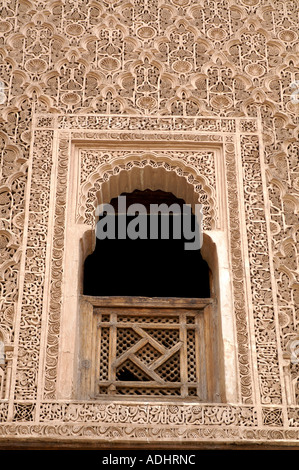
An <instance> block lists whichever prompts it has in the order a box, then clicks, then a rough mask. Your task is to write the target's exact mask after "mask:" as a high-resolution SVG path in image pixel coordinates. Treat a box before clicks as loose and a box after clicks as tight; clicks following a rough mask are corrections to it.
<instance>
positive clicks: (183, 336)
mask: <svg viewBox="0 0 299 470" xmlns="http://www.w3.org/2000/svg"><path fill="white" fill-rule="evenodd" d="M180 341H182V343H183V344H182V346H181V349H180V369H181V371H180V376H181V397H182V398H185V397H187V396H188V385H187V382H188V365H187V328H186V313H181V314H180Z"/></svg>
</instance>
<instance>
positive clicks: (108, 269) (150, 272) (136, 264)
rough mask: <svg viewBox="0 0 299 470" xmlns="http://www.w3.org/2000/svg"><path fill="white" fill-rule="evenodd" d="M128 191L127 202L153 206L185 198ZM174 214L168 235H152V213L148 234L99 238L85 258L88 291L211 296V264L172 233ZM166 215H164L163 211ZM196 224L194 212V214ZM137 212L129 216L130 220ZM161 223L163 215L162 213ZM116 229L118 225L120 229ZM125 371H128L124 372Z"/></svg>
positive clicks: (133, 294) (114, 293)
mask: <svg viewBox="0 0 299 470" xmlns="http://www.w3.org/2000/svg"><path fill="white" fill-rule="evenodd" d="M123 195H125V196H126V202H127V207H128V206H130V205H131V204H135V203H139V204H143V206H145V207H146V208H147V211H149V208H150V204H162V203H165V204H167V205H168V206H170V205H172V204H178V205H179V206H180V207H182V204H184V201H183V200H182V199H178V198H176V197H175V196H174V195H173V194H172V193H166V192H164V191H150V190H146V191H139V190H136V191H134V192H133V193H130V194H127V193H124V194H123ZM110 204H111V205H112V206H113V207H114V208H115V225H116V228H117V226H118V223H119V216H120V214H118V213H117V208H118V206H117V198H115V199H113V200H112V201H111V203H110ZM178 216H179V215H178V214H175V213H174V214H171V215H169V228H170V231H169V237H168V239H162V238H161V237H160V234H159V237H158V239H152V238H150V236H149V235H150V234H149V227H150V224H151V221H150V217H151V215H149V213H147V215H145V217H147V220H148V224H147V227H148V237H147V238H146V239H140V238H137V239H131V238H129V237H126V238H125V239H118V238H117V237H116V238H115V239H109V238H106V239H104V240H99V239H97V240H96V247H95V250H94V252H93V253H92V254H91V255H90V256H88V257H87V259H86V261H85V264H84V286H83V293H84V295H91V296H141V297H188V298H190V297H191V298H192V297H193V298H208V297H210V275H209V267H208V264H207V263H206V261H205V260H204V259H203V258H202V255H201V252H200V249H197V250H186V249H185V246H186V245H185V243H186V242H188V241H189V242H190V239H188V240H186V238H185V237H184V236H183V230H182V236H181V237H180V239H177V238H175V237H173V232H172V229H171V228H172V227H174V225H173V223H172V220H173V219H172V217H178ZM161 217H165V216H163V215H162V216H161ZM192 217H193V221H192V224H193V225H192V228H193V229H194V224H195V216H194V215H193V216H192ZM133 219H134V216H128V215H127V216H126V220H127V224H129V223H130V221H131V220H133ZM159 223H160V224H161V220H160V218H159ZM116 232H117V230H116ZM123 373H127V371H126V372H123Z"/></svg>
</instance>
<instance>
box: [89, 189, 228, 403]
mask: <svg viewBox="0 0 299 470" xmlns="http://www.w3.org/2000/svg"><path fill="white" fill-rule="evenodd" d="M122 196H123V197H124V196H125V199H124V201H125V202H126V205H125V207H123V208H122V209H123V211H124V212H125V214H126V216H127V217H126V226H125V228H126V236H122V237H120V238H118V236H117V234H119V232H118V230H117V227H118V224H119V223H120V220H119V217H121V216H123V215H124V212H122V211H120V210H119V199H118V198H115V199H113V200H112V201H111V203H110V206H109V208H110V209H111V207H112V208H113V210H112V211H111V212H110V213H109V214H107V210H106V211H103V212H100V214H99V215H100V220H102V222H103V223H102V225H101V227H102V228H103V227H104V226H105V230H106V232H107V233H108V230H109V229H108V226H109V227H110V228H112V229H113V230H114V232H113V233H112V232H109V233H110V235H111V233H112V236H111V237H110V238H109V237H104V236H103V237H102V239H97V242H96V246H95V250H94V252H93V253H92V254H90V255H89V256H88V257H87V259H86V261H85V264H84V280H83V284H84V287H83V296H82V299H83V304H82V315H81V321H82V330H84V329H85V328H86V325H88V330H87V331H84V333H83V334H82V337H83V343H82V344H83V345H82V350H83V351H84V358H85V359H84V360H83V363H84V364H85V366H84V367H82V369H81V379H80V380H81V384H83V386H82V387H81V396H82V398H84V397H86V395H88V396H92V397H97V396H107V395H108V396H111V395H112V396H118V397H120V396H135V397H136V396H144V397H153V396H155V397H157V396H158V397H176V398H178V397H181V398H191V399H192V398H196V399H197V400H198V399H200V400H201V401H220V400H221V391H220V375H221V373H220V370H221V355H220V353H219V350H218V332H217V309H216V306H215V298H214V297H215V295H214V294H215V292H216V289H215V286H214V282H213V275H212V271H211V269H210V268H209V265H208V262H207V261H206V260H205V259H204V258H203V256H202V253H201V244H197V245H196V246H193V248H196V249H191V250H190V249H186V243H190V242H191V236H190V235H192V234H194V238H193V243H195V237H196V235H195V233H196V230H200V227H199V226H197V225H196V224H197V219H196V217H195V215H194V214H191V213H190V220H189V231H184V230H183V224H184V223H186V220H184V219H183V217H184V216H183V215H182V214H183V207H184V204H185V203H184V201H183V200H182V199H178V198H176V197H175V196H174V195H173V194H171V193H167V192H164V191H160V190H159V191H151V190H144V191H139V190H138V191H137V190H136V191H134V192H132V193H129V194H128V193H123V194H122ZM136 204H139V206H138V207H139V208H140V204H141V205H142V206H143V207H144V208H145V210H144V212H143V213H142V215H143V217H144V218H139V219H138V221H139V224H142V223H145V227H146V230H145V232H146V233H145V232H142V230H141V227H140V226H138V233H139V234H140V233H141V232H142V233H143V235H144V236H141V237H140V238H139V237H136V236H133V237H130V236H129V234H130V233H131V235H132V233H133V232H130V227H129V225H130V224H131V222H132V221H133V226H134V228H135V229H136V230H137V228H136V220H135V219H134V218H135V217H136V214H133V215H132V216H128V213H127V211H128V209H129V208H130V207H131V208H132V207H133V208H136V207H137V206H136ZM153 204H154V205H155V204H157V205H158V206H159V207H161V204H166V206H167V207H168V208H170V207H171V208H172V211H171V212H169V211H168V212H166V214H159V215H160V219H159V228H160V229H161V228H162V224H163V223H165V220H164V219H163V217H164V216H165V215H166V216H167V217H168V218H167V223H168V228H169V230H168V232H167V233H168V237H163V236H162V231H161V230H160V231H159V235H158V236H157V237H154V239H152V238H151V235H152V234H153V232H151V228H152V225H151V224H152V221H153V219H152V217H155V216H156V214H155V212H154V211H151V210H150V209H151V208H152V207H153ZM132 205H134V206H132ZM155 208H156V206H155ZM105 209H107V206H106V207H105ZM108 215H109V217H112V219H107V218H106V219H105V217H107V216H108ZM101 217H102V219H101ZM155 220H157V219H155ZM144 221H146V222H144ZM178 221H179V222H178ZM110 223H111V225H109V224H110ZM179 226H180V227H181V231H180V236H178V233H179V231H178V227H179ZM171 227H172V228H171ZM131 228H132V227H131ZM187 232H188V236H186V233H187ZM107 233H106V234H107ZM134 233H135V235H136V232H134ZM134 233H133V235H134ZM155 233H156V232H155ZM164 235H165V232H164ZM204 251H206V252H208V255H206V257H207V258H209V257H210V259H211V260H212V264H213V263H214V264H215V256H213V255H211V251H212V248H211V245H210V246H209V248H208V249H207V246H206V247H205V248H204ZM214 267H215V266H214ZM90 330H93V331H95V336H96V339H95V340H94V339H93V341H92V342H91V341H90V335H89V334H88V331H90ZM91 343H92V344H91ZM87 357H89V358H90V359H89V360H87V362H86V358H87ZM94 370H95V371H97V374H96V377H95V378H94V380H93V378H92V372H91V371H94ZM91 383H93V385H92V386H91V387H90V384H91Z"/></svg>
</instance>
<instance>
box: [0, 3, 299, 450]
mask: <svg viewBox="0 0 299 470" xmlns="http://www.w3.org/2000/svg"><path fill="white" fill-rule="evenodd" d="M2 4H3V7H2V10H1V21H0V56H1V63H0V70H1V72H0V73H1V76H0V80H1V82H2V85H1V90H0V91H1V95H0V98H1V100H0V101H1V117H0V126H1V130H0V142H1V168H0V170H1V186H0V216H1V226H0V253H1V259H0V263H1V264H0V268H1V276H0V282H1V291H0V294H1V296H0V333H1V340H2V341H3V342H4V345H5V350H6V362H5V364H4V365H2V366H0V367H1V369H2V370H4V371H5V374H6V379H5V382H4V383H3V381H2V385H1V390H3V392H2V397H0V398H1V401H0V418H1V419H0V421H1V425H0V435H1V438H2V439H14V438H22V436H23V435H24V434H26V435H28V437H31V438H32V439H34V438H44V439H49V440H50V439H51V438H54V439H56V438H61V439H70V440H71V439H72V438H73V437H79V438H82V439H88V438H89V439H91V440H92V439H100V440H101V441H103V442H104V441H105V440H107V439H111V437H113V438H114V439H115V441H116V442H118V441H119V442H123V441H125V440H126V439H127V438H128V437H134V438H135V439H136V440H139V441H140V442H142V441H146V440H148V439H149V438H150V439H152V440H153V441H155V440H162V441H165V442H168V441H169V440H170V439H178V440H181V441H186V442H193V443H195V442H198V441H204V442H205V441H211V440H216V441H219V442H226V441H228V442H229V441H232V440H233V441H236V440H237V441H239V442H261V441H265V442H269V443H275V442H286V443H289V444H294V443H295V442H296V441H297V440H298V437H299V430H298V426H299V388H298V387H299V381H298V373H299V370H298V362H297V356H296V347H298V321H299V319H298V304H299V298H298V293H299V289H298V285H299V280H298V274H299V266H298V263H299V260H298V233H299V232H298V191H299V170H298V166H299V163H298V155H299V144H298V124H299V119H298V117H299V103H298V101H299V100H298V98H297V96H298V93H297V91H298V89H299V87H298V83H297V81H298V80H299V69H298V62H299V60H298V24H299V5H298V2H297V1H296V0H290V1H277V0H267V1H264V0H238V1H231V0H226V1H221V2H219V1H212V0H205V1H201V0H200V1H196V2H195V1H192V0H166V1H162V0H151V1H146V0H143V1H139V0H135V1H132V2H124V1H122V0H120V1H117V2H115V1H113V2H112V1H110V0H109V1H98V2H97V1H87V0H86V1H80V2H77V1H75V0H72V1H71V0H68V1H65V2H57V1H49V2H47V4H46V6H45V2H39V1H29V0H28V1H27V0H26V1H25V0H24V1H19V2H17V1H13V0H12V1H10V2H9V1H7V2H6V1H5V2H2ZM113 140H114V141H115V142H116V143H117V142H120V141H121V142H126V141H128V142H135V143H136V142H140V141H142V142H151V141H155V142H159V145H160V147H159V145H158V149H157V150H156V153H155V152H152V153H151V154H150V155H148V154H146V155H144V151H143V152H139V154H138V155H137V154H136V149H134V148H133V147H134V146H133V147H132V148H131V149H129V150H126V151H124V152H123V162H122V161H121V156H120V151H118V153H119V154H118V155H116V153H117V152H116V150H115V149H114V151H112V150H111V148H110V150H109V149H108V150H107V149H105V151H103V149H102V148H101V150H99V149H98V147H99V145H98V142H101V141H105V142H107V141H112V142H113ZM91 142H93V144H92V148H93V150H90V151H86V149H85V148H86V147H84V145H86V144H88V145H90V143H91ZM173 142H179V143H180V145H181V147H180V151H179V150H178V149H176V150H175V151H170V150H169V149H168V148H167V146H171V145H173V144H172V143H173ZM190 143H191V144H192V145H193V154H192V152H191V150H190V149H189V150H188V145H189V144H190ZM198 143H201V144H202V145H204V146H205V148H206V149H209V148H210V154H211V152H212V150H213V149H214V148H215V146H216V147H217V146H218V148H221V152H220V153H221V155H223V164H224V167H225V188H226V189H225V191H227V212H226V214H227V217H228V221H227V224H228V232H229V234H230V238H229V239H230V256H231V269H232V279H233V282H232V288H233V299H234V312H233V315H234V319H235V328H236V338H237V341H236V351H237V357H238V360H237V363H238V368H237V370H238V378H237V380H238V384H239V390H240V393H239V397H238V401H237V403H232V404H227V405H225V404H223V405H221V406H219V405H217V406H216V407H215V406H213V405H212V404H193V405H191V404H190V405H188V406H187V405H176V406H174V405H167V404H165V405H161V406H159V407H158V406H157V405H148V406H147V407H144V406H143V405H142V404H136V406H135V407H132V406H129V405H128V404H126V403H115V404H113V403H110V404H104V403H92V404H90V403H89V404H88V403H79V402H74V401H71V402H69V401H64V402H61V401H58V400H57V390H56V386H57V374H58V371H57V367H58V363H59V358H58V352H59V341H60V337H61V330H60V327H61V305H62V294H63V283H62V276H63V269H64V258H63V253H64V240H65V224H66V219H65V217H66V211H67V207H66V199H67V190H68V184H69V183H68V175H69V171H70V168H71V163H72V158H73V157H74V155H76V152H75V151H74V148H75V147H76V148H77V149H81V148H82V150H80V152H81V154H80V155H81V158H82V159H84V158H85V160H84V171H82V172H81V179H82V180H81V183H82V188H83V187H84V184H85V183H86V182H88V179H89V183H90V181H92V183H93V184H95V185H96V186H95V187H97V185H98V186H99V185H101V184H103V183H104V182H105V181H108V180H109V178H110V177H111V175H112V176H113V175H115V176H116V175H117V174H118V173H119V172H120V171H121V170H126V171H130V170H131V169H132V168H134V167H142V166H143V167H145V166H150V165H151V166H152V167H154V166H155V165H162V166H164V169H165V171H172V172H175V173H176V174H177V175H182V176H183V177H184V178H187V179H188V183H189V184H192V185H193V187H194V188H195V192H196V187H197V188H198V193H199V194H200V191H202V194H204V192H205V191H207V194H208V195H209V197H208V200H209V201H210V202H211V204H209V208H210V209H211V208H212V209H211V210H212V211H214V212H213V217H214V216H215V214H216V215H217V210H216V209H217V204H218V206H219V203H220V204H221V201H219V200H218V201H217V194H219V192H218V193H217V190H216V188H215V187H214V185H215V181H216V179H215V174H216V170H215V173H214V170H213V165H212V166H211V165H210V164H209V171H207V168H206V169H205V170H204V169H203V167H204V165H203V161H204V160H205V159H207V160H208V155H209V152H208V151H206V152H203V151H201V150H197V151H196V150H194V146H196V145H198ZM178 148H179V147H178ZM84 152H85V153H84ZM196 152H197V153H196ZM201 154H203V155H205V156H202V159H201V158H200V156H201ZM192 158H193V160H192ZM210 158H211V157H210ZM100 163H101V164H102V167H101V168H100V166H101V165H100ZM82 168H83V166H82ZM184 172H185V173H184ZM93 173H95V174H96V176H94V178H92V174H93ZM218 174H219V173H218ZM223 184H224V183H223ZM86 188H87V189H86ZM90 188H91V183H90V186H88V184H87V185H86V186H85V189H86V190H85V192H84V190H83V191H82V194H81V195H80V197H81V198H82V201H83V200H84V204H86V208H87V211H86V213H85V216H86V217H87V219H86V220H87V221H88V220H89V223H91V221H92V211H91V210H90V208H91V207H93V206H92V204H93V200H92V194H89V193H88V190H89V189H90ZM207 188H208V190H207ZM92 191H93V190H92ZM90 198H91V199H90ZM84 204H81V208H79V206H78V210H79V213H78V214H79V215H80V216H83V215H84V214H83V213H82V211H83V209H82V207H84ZM90 204H91V205H90ZM212 206H213V207H212ZM80 211H81V212H80ZM207 211H208V208H207ZM78 214H77V216H79V215H78ZM82 214H83V215H82ZM213 217H211V219H207V220H214V221H215V220H216V222H215V224H216V226H217V224H218V221H217V217H216V219H213ZM81 223H82V222H81ZM207 228H209V227H207ZM210 228H211V227H210ZM218 228H219V226H218ZM115 423H116V424H115ZM182 424H184V426H185V427H184V429H182Z"/></svg>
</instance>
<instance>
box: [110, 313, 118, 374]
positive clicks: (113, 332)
mask: <svg viewBox="0 0 299 470" xmlns="http://www.w3.org/2000/svg"><path fill="white" fill-rule="evenodd" d="M110 322H111V325H110V334H109V365H110V366H109V368H108V380H109V382H110V381H111V382H115V380H116V369H115V366H114V362H115V359H116V340H117V338H116V335H117V326H116V322H117V314H116V313H111V316H110Z"/></svg>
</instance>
